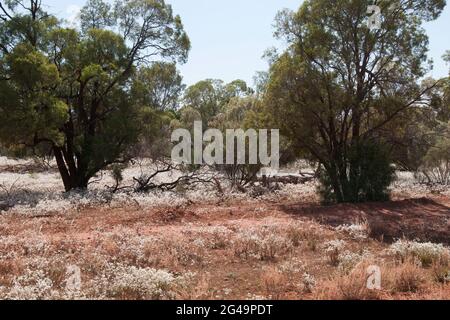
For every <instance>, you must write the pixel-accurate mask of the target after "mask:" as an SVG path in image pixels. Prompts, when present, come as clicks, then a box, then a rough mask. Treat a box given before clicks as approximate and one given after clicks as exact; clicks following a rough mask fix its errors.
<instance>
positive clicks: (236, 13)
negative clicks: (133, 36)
mask: <svg viewBox="0 0 450 320" xmlns="http://www.w3.org/2000/svg"><path fill="white" fill-rule="evenodd" d="M166 2H167V3H170V4H171V5H172V7H173V10H174V12H175V13H176V14H179V15H180V16H181V19H182V21H183V24H184V27H185V30H186V31H187V33H188V35H189V38H190V39H191V43H192V49H191V51H190V54H189V60H188V62H187V63H186V64H184V65H181V66H179V68H180V70H181V73H182V74H183V77H184V82H185V83H186V84H187V85H191V84H194V83H196V82H198V81H200V80H203V79H208V78H212V79H222V80H224V81H225V82H230V81H233V80H235V79H242V80H245V81H246V82H247V83H248V84H251V85H252V84H253V77H254V75H255V74H256V72H257V71H265V70H267V69H268V64H267V62H266V61H265V60H264V59H263V57H262V56H263V54H264V52H265V50H266V49H268V48H270V47H277V48H282V47H283V43H282V42H279V41H277V40H276V39H275V38H274V37H273V31H274V28H273V22H274V18H275V15H276V14H277V12H278V11H279V10H281V9H283V8H289V9H293V10H296V9H298V8H299V7H300V5H301V2H302V1H301V0H167V1H166ZM43 3H44V5H46V6H47V10H48V11H49V12H52V13H55V14H57V15H58V16H59V17H64V18H66V19H74V18H75V17H76V15H77V13H78V12H79V9H80V8H81V7H82V6H83V4H84V3H85V0H43ZM425 27H426V30H427V32H428V35H429V37H430V58H432V59H433V61H434V70H433V71H432V73H431V74H430V76H433V77H435V78H439V77H444V76H447V75H448V70H449V66H448V65H446V64H445V62H444V61H443V60H442V55H443V54H444V53H445V51H446V50H450V35H449V33H450V5H448V6H447V7H446V9H445V11H444V12H443V14H442V15H441V16H440V18H439V19H438V20H436V21H433V22H431V23H427V24H426V26H425Z"/></svg>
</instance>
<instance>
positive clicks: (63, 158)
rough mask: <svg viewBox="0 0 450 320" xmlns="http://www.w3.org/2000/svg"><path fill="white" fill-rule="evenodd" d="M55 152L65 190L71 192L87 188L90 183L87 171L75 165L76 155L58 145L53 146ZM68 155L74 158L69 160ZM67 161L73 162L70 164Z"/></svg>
mask: <svg viewBox="0 0 450 320" xmlns="http://www.w3.org/2000/svg"><path fill="white" fill-rule="evenodd" d="M53 153H54V155H55V159H56V163H57V165H58V170H59V173H60V175H61V179H62V181H63V184H64V189H65V191H66V192H70V191H72V190H86V189H87V187H88V183H89V178H88V177H87V172H86V170H84V169H83V168H81V167H76V166H75V165H74V163H75V161H73V159H74V158H73V157H74V155H72V154H69V153H68V152H67V151H66V152H65V151H64V149H63V148H61V147H57V146H54V147H53ZM67 157H72V158H71V159H70V160H69V159H67ZM67 163H72V165H70V166H69V165H67Z"/></svg>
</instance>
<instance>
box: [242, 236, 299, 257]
mask: <svg viewBox="0 0 450 320" xmlns="http://www.w3.org/2000/svg"><path fill="white" fill-rule="evenodd" d="M292 249H293V245H292V243H291V242H290V241H289V240H287V239H286V238H284V237H280V236H278V235H276V234H274V233H272V232H270V231H268V230H260V231H248V232H244V233H241V234H239V235H238V237H237V239H236V240H235V241H234V252H235V255H236V256H238V257H241V258H244V259H248V258H250V257H253V258H256V259H259V260H262V261H273V260H275V259H276V258H277V257H278V256H281V255H283V254H286V253H289V252H291V251H292Z"/></svg>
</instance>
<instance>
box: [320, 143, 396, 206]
mask: <svg viewBox="0 0 450 320" xmlns="http://www.w3.org/2000/svg"><path fill="white" fill-rule="evenodd" d="M343 161H344V162H345V166H346V171H345V172H338V171H337V169H336V170H335V171H332V169H330V168H328V169H327V170H322V171H321V173H320V183H321V186H320V188H319V192H320V194H321V196H322V199H323V201H324V202H325V203H334V202H351V203H357V202H365V201H387V200H389V186H390V185H391V183H392V182H393V181H394V180H395V169H394V167H393V166H392V160H391V157H390V154H389V152H388V151H387V148H386V147H384V146H381V145H378V144H375V143H372V142H364V143H361V144H359V145H356V146H352V147H350V149H349V153H348V159H346V160H343ZM339 170H340V169H339ZM337 189H338V190H337Z"/></svg>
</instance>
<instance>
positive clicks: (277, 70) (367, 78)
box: [264, 0, 445, 202]
mask: <svg viewBox="0 0 450 320" xmlns="http://www.w3.org/2000/svg"><path fill="white" fill-rule="evenodd" d="M372 4H373V2H372V1H369V0H356V1H346V0H338V1H333V2H330V1H327V0H307V1H304V2H303V4H302V6H301V7H300V9H299V10H298V11H297V12H291V11H288V10H285V11H282V12H280V13H279V15H278V17H277V30H276V35H277V36H278V37H281V38H284V39H285V40H286V41H287V43H288V45H289V47H288V49H287V50H286V51H285V52H284V53H282V54H281V55H272V57H271V68H270V72H269V81H268V83H267V85H266V92H265V95H264V101H265V105H266V107H265V110H267V111H266V112H268V113H269V114H270V115H271V117H272V120H271V121H272V122H273V123H274V124H275V126H276V127H279V128H280V129H281V133H282V135H284V136H285V137H287V138H288V139H289V140H290V145H291V146H292V147H293V148H294V149H295V150H299V151H300V152H301V153H302V154H304V155H305V157H306V158H308V159H311V160H315V161H318V162H320V163H321V165H322V167H323V168H324V170H325V171H326V176H327V179H328V180H330V181H329V183H327V184H326V185H325V187H326V188H327V187H328V186H329V185H331V186H332V188H333V194H334V198H335V200H336V201H337V202H347V201H355V199H358V197H355V196H354V194H355V192H353V193H352V192H347V189H348V185H349V184H350V183H353V180H354V179H353V178H352V176H353V175H356V176H361V177H370V178H371V179H375V181H374V183H376V181H377V180H378V179H379V180H380V181H384V178H383V172H380V173H379V174H380V177H377V176H372V175H371V174H370V173H364V172H362V173H361V174H357V172H359V171H360V170H364V169H367V170H369V168H370V166H361V165H360V164H359V162H358V161H356V162H355V161H351V158H350V157H351V155H352V153H353V148H354V147H353V146H358V145H365V144H366V143H368V142H369V141H372V140H374V139H380V137H381V136H382V132H383V130H386V128H388V127H389V125H390V124H391V123H393V121H395V120H397V119H399V117H401V116H404V115H405V113H406V112H407V111H408V110H410V109H411V108H412V107H416V106H418V105H423V104H424V103H427V102H428V101H427V99H426V98H427V97H428V96H429V94H430V92H431V91H432V89H433V88H434V87H435V86H436V85H437V84H436V82H434V83H431V84H430V85H429V86H426V87H425V88H423V87H421V86H420V85H419V80H420V79H421V78H422V77H423V76H424V74H425V73H426V71H427V65H426V61H427V51H428V48H427V46H428V38H427V36H426V34H425V31H424V29H423V28H422V27H421V25H422V24H423V23H424V22H425V21H430V20H433V19H435V18H437V17H438V16H439V15H440V13H441V12H442V9H443V7H444V6H445V1H443V0H434V1H428V0H415V1H402V2H401V3H397V2H396V4H398V6H397V7H396V8H395V9H391V8H393V7H392V5H393V4H394V1H380V2H378V3H377V5H379V6H380V7H381V10H382V12H383V19H382V25H381V29H380V30H373V31H371V30H369V28H368V25H367V19H368V15H367V7H368V6H369V5H372ZM386 143H388V142H387V141H386ZM375 173H376V172H375ZM352 179H353V180H352ZM350 181H352V182H350ZM357 185H358V186H359V184H357ZM365 193H367V196H361V197H362V198H383V197H378V196H375V195H371V194H368V191H366V192H365Z"/></svg>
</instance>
